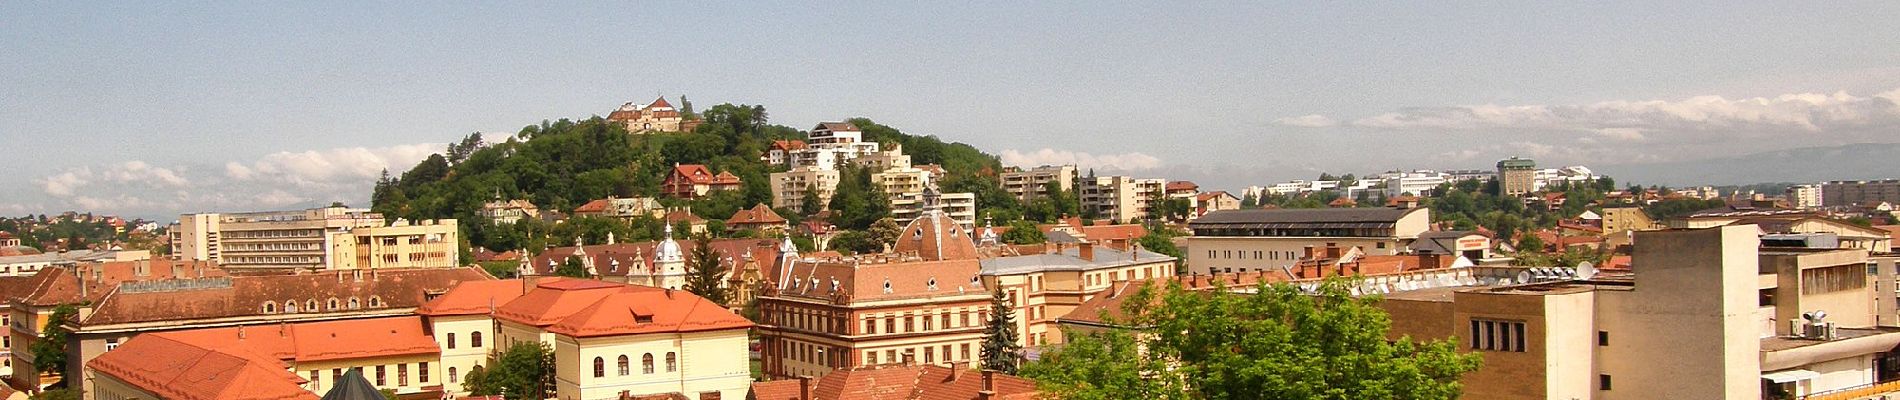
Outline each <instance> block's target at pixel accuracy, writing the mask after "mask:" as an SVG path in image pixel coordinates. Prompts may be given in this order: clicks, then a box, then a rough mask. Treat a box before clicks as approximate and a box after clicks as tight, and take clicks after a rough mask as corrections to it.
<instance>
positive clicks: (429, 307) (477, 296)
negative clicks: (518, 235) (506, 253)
mask: <svg viewBox="0 0 1900 400" xmlns="http://www.w3.org/2000/svg"><path fill="white" fill-rule="evenodd" d="M522 290H524V289H523V288H522V282H521V280H520V279H502V280H492V281H473V282H462V283H461V284H458V285H455V288H453V289H449V292H448V293H443V294H442V295H441V296H438V297H436V298H435V300H430V301H429V302H428V303H423V304H422V307H418V308H416V314H421V315H428V316H444V315H477V314H488V313H490V312H494V309H495V308H498V307H501V306H502V305H505V304H508V302H510V301H514V300H515V298H517V297H521V291H522Z"/></svg>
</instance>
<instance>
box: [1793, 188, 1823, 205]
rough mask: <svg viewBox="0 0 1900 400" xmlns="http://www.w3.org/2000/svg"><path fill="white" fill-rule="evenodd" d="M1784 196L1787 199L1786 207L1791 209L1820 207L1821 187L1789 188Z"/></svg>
mask: <svg viewBox="0 0 1900 400" xmlns="http://www.w3.org/2000/svg"><path fill="white" fill-rule="evenodd" d="M1785 194H1786V195H1787V197H1788V205H1789V206H1791V207H1794V208H1800V209H1809V208H1816V207H1820V206H1821V197H1822V195H1821V185H1815V184H1808V185H1794V186H1789V187H1788V191H1787V193H1785Z"/></svg>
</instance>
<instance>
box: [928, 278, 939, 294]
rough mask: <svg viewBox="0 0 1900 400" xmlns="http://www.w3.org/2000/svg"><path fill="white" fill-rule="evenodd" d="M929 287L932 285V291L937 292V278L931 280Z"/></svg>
mask: <svg viewBox="0 0 1900 400" xmlns="http://www.w3.org/2000/svg"><path fill="white" fill-rule="evenodd" d="M929 285H930V290H932V291H935V290H937V278H935V277H932V278H930V282H929Z"/></svg>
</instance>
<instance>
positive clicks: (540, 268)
mask: <svg viewBox="0 0 1900 400" xmlns="http://www.w3.org/2000/svg"><path fill="white" fill-rule="evenodd" d="M658 243H659V242H653V241H647V242H636V243H617V244H605V245H587V246H582V247H579V248H576V247H573V246H568V247H556V248H551V249H548V250H546V251H542V252H541V254H540V255H537V256H534V258H533V259H530V260H529V261H528V266H529V268H530V269H533V270H534V273H535V274H536V275H554V270H555V268H556V267H558V264H560V263H562V262H566V261H567V258H568V257H571V256H574V254H575V251H576V250H582V251H585V253H586V255H587V256H588V257H587V259H590V260H593V265H591V267H592V269H593V274H594V275H596V276H627V275H631V274H634V273H635V272H639V271H650V270H652V267H653V265H652V256H653V254H654V247H655V246H656V245H658ZM676 243H678V244H679V245H680V251H681V252H684V253H692V251H693V249H695V248H698V246H699V243H698V242H697V241H693V240H680V241H677V242H676ZM778 245H779V243H778V242H776V241H773V240H770V239H714V240H713V241H712V247H713V252H714V253H718V254H719V255H720V258H719V259H720V260H721V262H725V263H727V265H726V266H727V267H728V269H731V270H735V271H736V270H738V269H739V268H737V267H739V266H741V265H737V264H743V263H744V262H746V261H757V262H758V263H759V264H760V267H761V270H762V271H761V272H767V274H768V275H769V274H770V273H771V272H773V271H777V269H776V268H777V265H776V264H774V262H776V261H777V259H778ZM748 256H749V258H748ZM616 263H617V264H616ZM735 273H736V272H735Z"/></svg>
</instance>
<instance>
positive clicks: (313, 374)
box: [310, 369, 323, 390]
mask: <svg viewBox="0 0 1900 400" xmlns="http://www.w3.org/2000/svg"><path fill="white" fill-rule="evenodd" d="M322 378H323V376H322V375H320V374H319V373H318V371H317V370H314V369H313V370H310V388H311V389H316V390H323V381H322Z"/></svg>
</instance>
